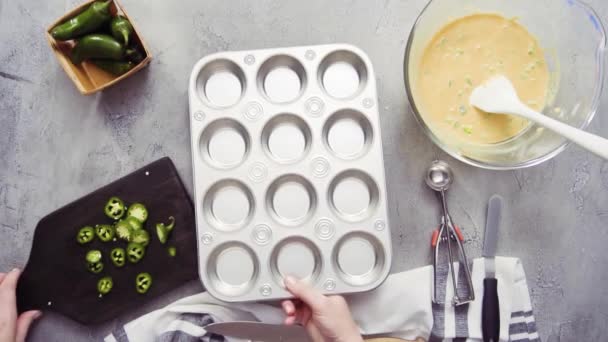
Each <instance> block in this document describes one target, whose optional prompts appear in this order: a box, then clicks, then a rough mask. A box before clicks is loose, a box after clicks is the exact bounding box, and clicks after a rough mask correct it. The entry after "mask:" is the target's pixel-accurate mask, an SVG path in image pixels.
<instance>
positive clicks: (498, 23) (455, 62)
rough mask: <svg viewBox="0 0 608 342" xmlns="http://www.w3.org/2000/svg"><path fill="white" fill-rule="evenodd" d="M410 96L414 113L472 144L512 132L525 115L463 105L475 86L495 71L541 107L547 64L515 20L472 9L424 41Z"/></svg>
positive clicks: (525, 98)
mask: <svg viewBox="0 0 608 342" xmlns="http://www.w3.org/2000/svg"><path fill="white" fill-rule="evenodd" d="M418 72H419V75H418V77H417V87H416V92H415V96H416V98H417V102H418V104H419V107H420V108H419V109H420V112H421V113H420V114H421V115H422V116H423V118H424V120H425V121H426V122H427V124H428V125H429V126H430V127H431V129H432V130H433V131H434V133H435V134H437V135H449V136H450V137H455V138H457V139H460V140H463V141H467V142H469V143H474V144H491V143H497V142H501V141H504V140H507V139H509V138H511V137H513V136H516V135H517V134H518V133H520V132H521V131H522V130H523V129H525V128H526V127H527V126H528V121H526V120H525V119H521V118H518V117H516V116H511V115H497V114H488V113H485V112H482V111H480V110H478V109H476V108H474V107H472V106H470V105H469V96H470V95H471V92H472V91H473V89H474V88H475V87H477V86H478V85H480V84H482V83H483V82H485V81H487V80H488V79H490V78H492V77H493V76H496V75H504V76H506V77H507V78H508V79H510V80H511V82H513V85H514V86H515V89H516V90H517V94H518V95H519V97H520V98H521V100H522V101H523V102H524V103H526V104H527V105H528V106H530V107H531V108H533V109H535V110H538V111H540V110H542V108H543V107H544V105H545V98H546V96H547V90H548V86H549V70H548V67H547V63H546V61H545V56H544V53H543V51H542V49H541V47H540V46H539V44H538V42H537V41H536V39H535V38H534V37H533V36H532V35H531V34H530V33H529V32H528V31H527V30H526V28H525V27H523V26H522V25H520V24H519V23H517V22H516V21H515V20H510V19H506V18H504V17H502V16H500V15H497V14H475V15H471V16H467V17H463V18H460V19H458V20H456V21H453V22H451V23H449V24H448V25H446V26H445V27H443V28H442V29H441V30H440V31H439V32H438V33H437V34H435V36H434V37H433V39H432V40H431V42H430V43H429V44H428V46H427V47H426V49H425V51H424V53H423V55H422V59H421V62H420V68H419V70H418Z"/></svg>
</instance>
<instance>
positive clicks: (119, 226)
mask: <svg viewBox="0 0 608 342" xmlns="http://www.w3.org/2000/svg"><path fill="white" fill-rule="evenodd" d="M114 228H115V230H116V235H118V237H119V238H120V239H123V240H125V241H131V235H132V233H133V228H131V225H130V224H129V222H127V220H120V221H118V222H116V224H115V225H114Z"/></svg>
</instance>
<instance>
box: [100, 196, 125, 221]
mask: <svg viewBox="0 0 608 342" xmlns="http://www.w3.org/2000/svg"><path fill="white" fill-rule="evenodd" d="M125 210H126V207H125V203H124V202H123V201H122V200H121V199H120V198H118V197H110V199H109V200H108V203H106V206H105V207H104V210H103V211H104V212H105V213H106V216H108V217H109V218H111V219H112V220H119V219H120V218H121V217H122V216H123V215H124V214H125Z"/></svg>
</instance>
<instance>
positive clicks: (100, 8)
mask: <svg viewBox="0 0 608 342" xmlns="http://www.w3.org/2000/svg"><path fill="white" fill-rule="evenodd" d="M111 2H112V1H111V0H108V1H105V2H102V1H96V2H94V3H93V4H92V5H91V6H89V7H88V8H87V9H86V10H84V11H83V12H82V13H80V14H78V15H77V16H75V17H73V18H70V19H68V20H67V21H66V22H64V23H61V24H59V25H57V26H55V27H54V28H53V29H52V30H51V36H53V38H55V39H57V40H61V41H65V40H70V39H74V38H78V37H80V36H82V35H85V34H87V33H90V32H93V31H95V30H97V29H98V28H100V27H101V26H102V25H103V24H105V23H106V22H108V21H109V20H110V19H111V14H110V3H111Z"/></svg>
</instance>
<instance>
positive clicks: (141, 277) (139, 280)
mask: <svg viewBox="0 0 608 342" xmlns="http://www.w3.org/2000/svg"><path fill="white" fill-rule="evenodd" d="M150 286H152V276H151V275H150V273H146V272H144V273H140V274H138V275H137V277H135V290H136V291H137V293H140V294H144V293H146V292H148V290H149V289H150Z"/></svg>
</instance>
